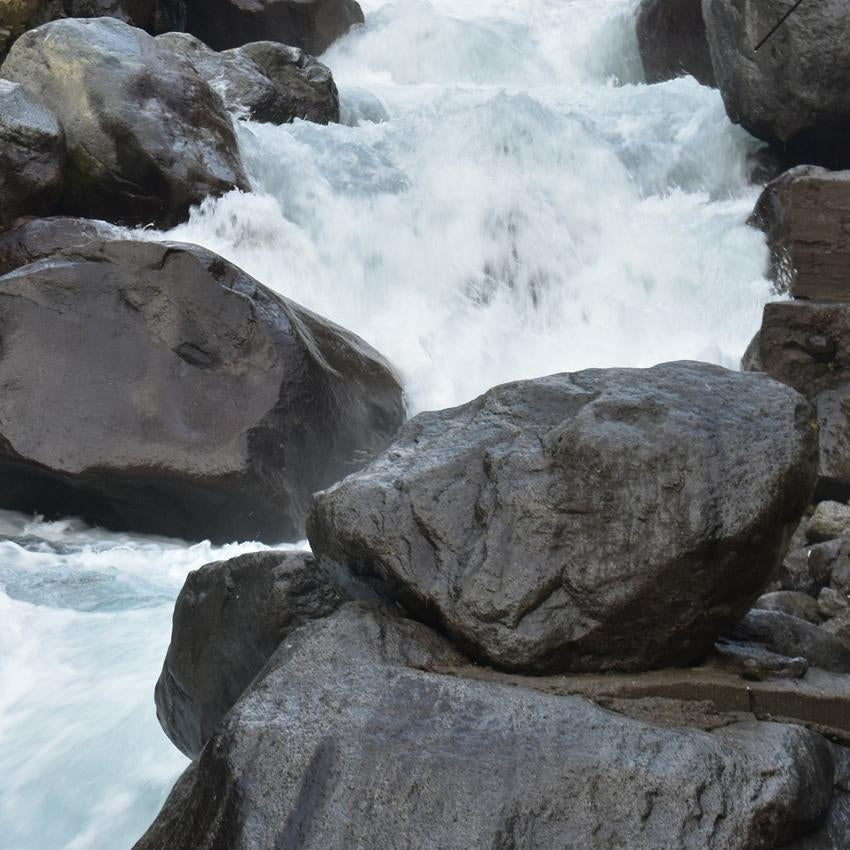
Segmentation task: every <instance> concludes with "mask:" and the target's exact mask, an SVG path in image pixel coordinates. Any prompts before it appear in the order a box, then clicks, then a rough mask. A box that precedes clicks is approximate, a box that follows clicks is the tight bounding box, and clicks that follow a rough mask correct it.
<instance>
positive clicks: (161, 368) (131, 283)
mask: <svg viewBox="0 0 850 850" xmlns="http://www.w3.org/2000/svg"><path fill="white" fill-rule="evenodd" d="M0 339H2V350H3V357H2V359H0V384H2V385H3V387H4V392H3V394H2V398H0V421H1V422H2V428H0V470H2V473H0V506H2V507H4V508H11V509H15V510H21V511H25V512H39V513H45V514H48V515H57V514H59V515H61V514H66V515H67V514H73V515H78V516H82V517H83V518H84V519H86V520H88V521H89V522H93V523H97V524H100V525H103V526H106V527H109V528H117V529H129V530H136V531H141V532H152V533H162V534H169V535H174V536H178V537H184V538H189V539H203V538H210V539H213V540H217V541H226V540H234V539H241V540H249V539H265V540H271V541H275V540H278V541H279V540H282V539H287V538H289V539H292V538H293V537H296V538H297V537H298V536H299V535H301V534H302V533H303V520H304V516H305V514H306V512H307V508H308V505H309V499H310V494H311V493H312V492H314V491H315V490H317V489H318V488H319V487H322V486H327V485H328V484H330V483H331V482H333V481H336V480H337V479H339V478H341V477H342V476H343V475H345V474H346V473H348V472H350V471H352V470H353V469H356V468H359V467H360V466H361V465H362V464H363V463H365V462H367V460H368V459H369V457H370V456H374V454H376V453H377V452H379V451H380V450H381V449H383V448H384V447H385V446H386V444H387V443H388V441H389V440H390V438H391V436H392V434H393V433H394V431H395V429H396V428H397V427H398V425H399V424H400V423H401V421H402V418H403V403H402V394H401V389H400V387H399V384H398V382H397V380H396V378H395V376H394V375H393V373H392V371H391V370H390V368H389V367H388V366H387V364H386V362H385V361H384V360H383V358H381V356H380V355H379V354H378V353H377V352H375V351H374V350H373V349H371V348H370V347H369V346H368V345H366V344H365V343H364V342H363V341H362V340H360V339H359V338H358V337H356V336H355V335H354V334H351V333H349V332H348V331H346V330H344V329H343V328H340V327H338V326H336V325H334V324H332V323H330V322H327V321H326V320H324V319H322V318H320V317H319V316H317V315H315V314H314V313H311V312H309V311H308V310H305V309H304V308H302V307H300V306H298V305H297V304H294V303H293V302H291V301H288V300H287V299H285V298H281V297H280V296H277V295H275V294H274V293H272V292H271V291H269V290H268V289H266V288H265V287H263V286H261V285H260V284H259V283H257V282H256V281H255V280H254V279H253V278H251V277H249V276H248V275H246V274H245V273H244V272H242V271H241V270H240V269H238V268H236V267H235V266H233V265H231V264H230V263H228V262H226V261H225V260H223V259H222V258H221V257H218V256H217V255H215V254H213V253H211V252H209V251H206V250H204V249H201V248H198V247H197V246H191V245H178V244H159V243H145V242H105V243H92V244H90V245H87V246H84V247H82V248H76V249H74V248H71V249H68V250H66V251H63V252H60V253H58V254H54V255H53V256H51V257H49V258H47V259H44V260H41V261H38V262H36V263H33V264H31V265H29V266H24V267H22V268H19V269H17V270H16V271H14V272H11V273H10V274H8V275H6V276H5V277H3V278H0ZM22 376H33V377H32V379H31V380H24V379H23V378H22ZM81 435H82V437H81ZM83 437H84V438H83Z"/></svg>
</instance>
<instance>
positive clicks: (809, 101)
mask: <svg viewBox="0 0 850 850" xmlns="http://www.w3.org/2000/svg"><path fill="white" fill-rule="evenodd" d="M789 5H790V4H789V3H787V2H786V0H762V2H758V3H754V2H751V0H704V2H703V14H704V16H705V23H706V30H707V33H708V42H709V47H710V49H711V59H712V65H713V67H714V73H715V76H716V78H717V85H718V88H719V89H720V92H721V94H722V95H723V102H724V103H725V105H726V111H727V112H728V113H729V117H730V118H731V119H732V120H733V121H734V122H735V123H737V124H740V125H741V126H743V127H744V128H745V129H746V130H748V131H749V132H750V133H752V134H753V135H754V136H757V137H758V138H760V139H764V140H765V141H767V142H770V143H772V144H774V145H777V146H778V147H780V148H782V149H783V150H784V151H785V152H786V153H787V154H788V155H789V156H790V157H791V158H792V159H795V160H796V161H798V162H807V163H811V164H816V165H827V166H830V167H846V166H850V148H848V145H847V136H848V132H850V88H848V85H847V74H846V69H847V68H848V67H850V38H848V33H847V3H846V2H845V0H819V2H817V3H812V2H808V3H801V4H799V6H797V8H796V9H795V10H794V12H793V14H791V15H790V16H789V17H788V18H787V20H785V21H784V23H783V24H782V25H781V26H780V27H779V28H778V29H777V30H776V32H775V33H774V34H773V35H772V36H771V37H770V38H769V40H768V41H767V42H766V43H764V44H763V46H762V47H760V48H759V49H758V50H756V47H758V45H759V44H760V43H761V42H763V40H764V39H765V38H766V37H767V36H768V34H769V33H770V32H771V30H772V29H773V28H774V27H775V25H776V24H777V23H778V22H779V21H780V20H781V19H782V18H783V17H784V16H785V15H786V13H787V12H788V11H789Z"/></svg>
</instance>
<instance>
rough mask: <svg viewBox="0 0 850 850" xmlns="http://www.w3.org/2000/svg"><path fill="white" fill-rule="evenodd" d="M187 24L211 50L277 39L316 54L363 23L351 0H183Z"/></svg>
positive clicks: (358, 9) (361, 13) (359, 9)
mask: <svg viewBox="0 0 850 850" xmlns="http://www.w3.org/2000/svg"><path fill="white" fill-rule="evenodd" d="M186 8H187V13H188V19H187V24H186V30H187V31H188V32H190V33H192V34H193V35H196V36H197V37H198V38H200V39H201V41H203V42H204V43H206V44H208V45H209V46H210V47H212V48H213V49H214V50H226V49H228V48H230V47H241V46H242V45H243V44H249V43H250V42H252V41H264V40H266V39H268V40H270V41H280V42H283V43H284V44H289V45H292V46H293V47H300V48H301V49H302V50H306V51H307V52H308V53H311V54H313V55H314V56H318V55H319V54H320V53H323V52H324V51H325V50H327V49H328V47H330V45H331V44H332V43H333V42H334V41H336V40H337V39H338V38H340V37H341V36H343V35H345V33H347V32H348V30H350V29H351V27H353V26H355V25H356V24H362V23H363V20H364V18H363V10H362V9H361V8H360V4H359V3H357V2H355V0H186Z"/></svg>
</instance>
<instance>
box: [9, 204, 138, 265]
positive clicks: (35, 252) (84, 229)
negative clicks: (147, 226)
mask: <svg viewBox="0 0 850 850" xmlns="http://www.w3.org/2000/svg"><path fill="white" fill-rule="evenodd" d="M121 238H123V231H122V229H121V228H120V227H114V226H113V225H111V224H107V223H106V222H105V221H89V220H88V219H85V218H65V217H63V216H55V217H54V218H29V219H24V220H23V221H21V222H20V223H18V224H17V225H16V226H15V227H13V228H11V229H10V230H7V231H6V232H5V233H0V275H4V274H8V273H9V272H10V271H13V270H14V269H18V268H20V267H21V266H26V265H28V264H29V263H32V262H35V261H36V260H41V259H43V258H44V257H49V256H50V255H51V254H55V253H56V252H57V251H63V250H65V249H66V248H77V247H80V246H82V245H86V244H88V243H89V242H94V241H97V240H110V239H113V240H114V239H121Z"/></svg>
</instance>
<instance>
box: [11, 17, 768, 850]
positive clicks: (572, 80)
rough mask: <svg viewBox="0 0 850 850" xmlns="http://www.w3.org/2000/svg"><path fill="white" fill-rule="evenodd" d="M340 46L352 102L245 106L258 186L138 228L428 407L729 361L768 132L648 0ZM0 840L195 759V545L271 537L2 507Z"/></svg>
mask: <svg viewBox="0 0 850 850" xmlns="http://www.w3.org/2000/svg"><path fill="white" fill-rule="evenodd" d="M362 5H363V7H364V11H365V12H366V14H367V25H366V27H365V28H364V29H362V30H361V31H359V32H354V33H351V34H349V35H348V36H347V37H346V38H344V39H343V40H342V41H340V42H339V43H337V44H336V45H334V46H333V47H332V48H331V50H330V51H329V52H328V53H327V54H326V55H325V57H324V60H323V61H325V62H326V63H327V64H328V65H330V67H331V68H332V69H333V71H334V74H335V77H336V79H337V83H338V85H339V88H340V92H341V98H342V105H343V113H344V118H345V123H344V124H342V125H335V126H329V127H323V126H318V125H314V124H309V123H304V122H296V123H295V124H293V125H288V126H284V127H274V126H270V125H260V124H252V123H249V122H241V123H240V127H239V133H240V141H241V145H242V148H243V152H244V156H245V160H246V162H247V163H248V166H249V169H250V172H251V177H252V182H253V185H254V187H255V192H254V193H252V194H249V195H245V194H239V193H233V194H231V195H228V196H226V197H224V198H221V199H218V200H209V201H207V202H206V203H204V204H203V205H202V206H201V208H200V209H198V210H196V211H195V212H194V213H193V215H192V216H191V219H190V220H189V221H188V222H187V223H186V224H184V225H182V226H180V227H178V228H176V229H175V230H173V231H171V232H169V233H167V234H161V233H155V232H150V231H146V232H145V234H144V235H145V238H151V239H160V238H168V239H178V240H183V241H191V242H197V243H200V244H202V245H205V246H207V247H209V248H212V249H214V250H216V251H218V252H219V253H221V254H223V255H224V256H226V257H228V258H229V259H231V260H233V261H234V262H236V263H237V264H238V265H240V266H242V267H243V268H245V269H246V270H247V271H248V272H250V273H251V274H253V275H254V276H256V277H257V278H258V279H259V280H261V281H262V282H264V283H265V284H267V285H269V286H271V287H272V288H274V289H276V290H278V291H280V292H282V293H284V294H286V295H287V296H289V297H291V298H293V299H294V300H296V301H298V302H300V303H302V304H304V305H306V306H308V307H310V308H312V309H314V310H316V311H317V312H319V313H321V314H323V315H325V316H328V317H329V318H331V319H333V320H335V321H337V322H338V323H340V324H342V325H344V326H346V327H348V328H350V329H351V330H353V331H355V332H357V333H358V334H360V335H361V336H363V337H364V338H365V339H367V340H368V341H369V342H370V343H372V344H373V345H374V346H375V347H376V348H378V349H379V350H380V351H382V352H383V353H384V354H385V355H386V356H387V357H388V358H389V359H390V360H391V361H392V362H393V363H394V364H395V366H396V368H397V369H398V371H399V373H400V375H401V376H402V377H403V379H404V382H405V386H406V388H407V392H408V395H409V400H410V404H411V407H412V409H413V410H414V411H416V410H421V409H427V408H433V407H445V406H448V405H453V404H457V403H460V402H462V401H465V400H467V399H469V398H472V397H474V396H475V395H477V394H478V393H480V392H481V391H483V390H484V389H486V388H487V387H489V386H492V385H493V384H496V383H499V382H502V381H506V380H511V379H514V378H522V377H530V376H535V375H541V374H546V373H550V372H555V371H563V370H573V369H578V368H585V367H590V366H612V365H630V366H646V365H650V364H653V363H657V362H660V361H664V360H670V359H679V358H694V359H702V360H710V361H714V362H718V363H721V364H723V365H726V366H731V367H734V365H735V364H736V362H737V360H738V359H739V357H740V355H741V353H742V352H743V350H744V348H745V347H746V345H747V343H748V341H749V338H750V337H751V335H752V333H753V332H754V330H755V329H756V328H757V326H758V324H759V320H760V312H761V307H762V305H763V304H764V302H765V301H766V300H767V299H768V298H769V297H770V288H769V285H768V283H767V281H766V280H765V278H764V276H763V268H764V264H765V248H764V245H763V239H762V237H761V235H760V234H759V233H758V232H756V231H754V230H752V229H750V228H748V227H747V226H746V223H745V222H746V218H747V215H748V214H749V212H750V210H751V209H752V206H753V202H754V200H755V197H756V193H757V189H755V188H754V187H753V186H751V185H749V184H748V181H747V170H748V167H747V158H748V156H749V155H750V154H751V153H752V152H753V151H754V150H755V149H756V148H757V145H756V143H755V142H754V141H753V140H752V139H750V138H749V137H748V136H747V135H746V134H745V133H744V132H743V131H741V130H739V129H738V128H735V127H733V126H732V125H731V124H730V122H729V121H728V119H727V118H726V115H725V112H724V110H723V106H722V103H721V100H720V96H719V94H718V93H717V92H716V91H713V90H711V89H707V88H704V87H701V86H699V85H698V84H697V83H696V82H695V81H694V80H693V79H691V78H683V79H680V80H676V81H672V82H669V83H664V84H661V85H655V86H645V85H643V84H641V83H640V74H641V72H640V63H639V59H638V56H637V48H636V44H635V37H634V33H633V15H634V6H635V2H634V0H451V2H449V0H395V2H387V3H382V2H380V0H370V1H369V2H364V3H363V4H362ZM0 536H2V537H3V540H0V836H2V839H0V843H2V846H3V847H4V848H6V847H8V848H9V850H45V849H46V848H66V850H83V848H102V850H107V848H108V850H114V848H120V847H129V846H130V845H131V844H132V842H133V840H134V839H135V838H136V837H138V835H139V834H140V833H141V832H142V831H143V830H144V828H145V827H146V826H147V824H148V823H149V822H150V821H151V820H152V818H153V816H154V815H155V814H156V812H157V810H158V808H159V806H160V805H161V803H162V801H163V799H164V797H165V795H166V794H167V792H168V790H169V789H170V786H171V783H172V782H173V780H174V779H175V778H176V776H177V774H178V773H179V771H180V770H181V769H182V767H183V765H184V764H185V760H184V759H183V757H182V756H181V755H180V754H178V753H177V751H176V750H174V748H173V747H172V746H171V745H170V744H169V743H168V741H167V740H166V738H165V736H164V735H163V734H162V733H161V732H160V730H159V727H158V725H157V722H156V718H155V716H154V709H153V685H154V682H155V680H156V677H157V675H158V672H159V667H160V665H161V662H162V657H163V655H164V652H165V648H166V646H167V643H168V637H169V630H170V617H171V609H172V606H173V600H174V598H175V596H176V594H177V592H178V590H179V588H180V586H181V584H182V582H183V578H184V576H185V574H186V572H187V571H188V570H190V569H193V568H196V567H198V566H200V565H201V564H203V563H206V562H208V561H210V560H216V559H220V558H226V557H232V556H233V555H235V554H238V553H239V552H244V551H249V550H252V549H258V548H262V547H261V546H260V545H259V544H255V543H250V542H243V543H234V544H233V545H231V546H227V547H220V548H213V547H211V546H209V545H207V544H199V545H194V546H188V545H185V544H180V543H179V542H175V541H166V540H157V539H151V538H143V537H140V536H133V535H121V534H108V533H103V532H99V531H94V530H91V529H87V528H85V527H84V526H82V525H80V524H79V523H76V522H74V521H67V522H53V523H46V522H42V521H39V520H32V519H30V518H25V517H21V516H17V515H13V514H2V515H0Z"/></svg>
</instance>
